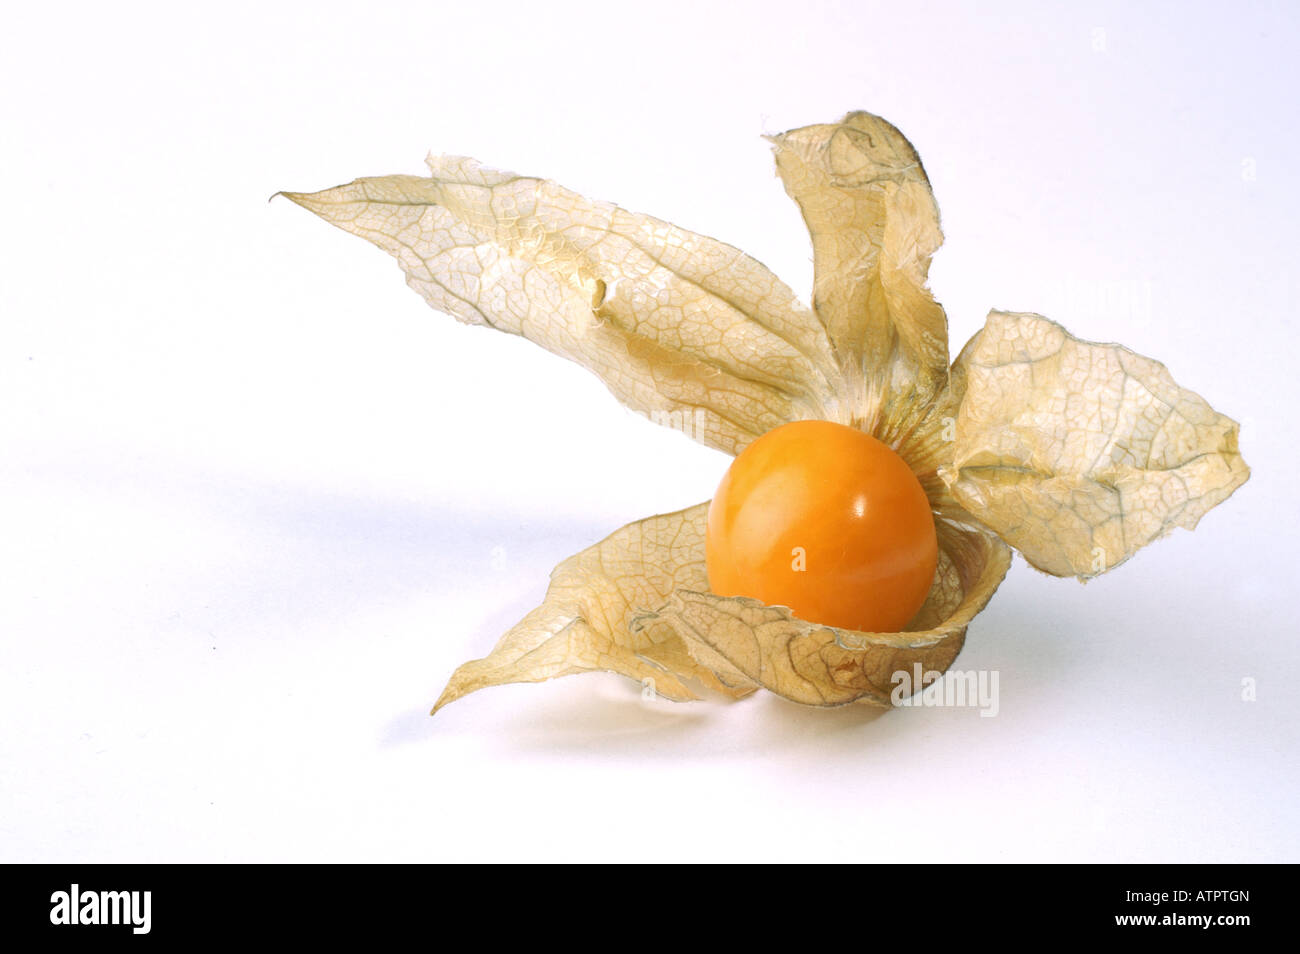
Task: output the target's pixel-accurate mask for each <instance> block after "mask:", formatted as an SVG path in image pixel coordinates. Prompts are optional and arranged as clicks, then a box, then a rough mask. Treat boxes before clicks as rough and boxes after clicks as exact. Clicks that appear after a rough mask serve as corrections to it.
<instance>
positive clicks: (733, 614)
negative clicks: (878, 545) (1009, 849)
mask: <svg viewBox="0 0 1300 954" xmlns="http://www.w3.org/2000/svg"><path fill="white" fill-rule="evenodd" d="M707 517H708V505H707V504H699V505H698V506H695V507H691V508H689V509H687V510H681V511H678V512H676V513H672V514H665V515H662V516H657V517H650V518H648V519H646V520H639V521H637V522H635V523H631V524H628V525H627V526H625V527H623V528H622V529H620V530H618V531H616V532H614V533H613V534H611V535H610V536H608V537H606V538H605V539H604V540H602V541H601V542H600V543H598V544H596V545H595V546H593V547H590V548H588V549H586V550H583V551H582V552H581V553H578V554H576V555H575V556H572V557H570V558H569V559H567V560H565V561H564V562H563V563H561V564H560V565H559V566H558V567H556V569H555V572H554V573H553V574H552V577H551V586H550V588H549V589H548V591H547V593H546V598H545V599H544V600H543V602H542V605H541V606H539V607H538V608H537V609H535V610H533V611H532V612H531V613H529V614H528V615H527V616H525V617H524V619H523V620H521V621H520V622H519V623H518V624H517V625H516V626H515V627H513V628H512V629H511V630H510V631H509V632H507V633H506V634H505V636H504V637H502V639H501V641H500V642H499V643H498V644H497V646H496V648H495V649H494V650H493V651H492V653H491V654H490V655H488V656H487V657H486V658H484V659H479V660H475V661H473V662H469V663H466V664H465V665H463V666H461V667H460V668H458V669H457V670H456V672H455V673H453V674H452V677H451V680H450V682H449V683H448V685H447V687H446V689H444V690H443V693H442V696H441V697H440V698H439V700H438V703H437V705H436V706H435V707H434V711H435V712H436V711H437V710H438V709H439V708H441V707H442V706H444V705H446V704H447V703H449V702H453V701H455V700H456V699H459V698H461V697H462V696H465V695H467V694H469V693H471V692H474V691H476V690H478V689H484V688H487V687H488V686H495V685H501V684H504V683H510V682H539V681H542V680H545V679H551V678H554V677H556V676H563V675H569V674H571V673H575V672H588V671H597V670H605V671H609V672H616V673H620V674H621V675H624V676H628V677H630V678H632V679H637V680H640V681H641V682H642V684H643V685H646V686H648V687H650V688H652V689H653V690H654V691H655V692H656V693H657V694H659V695H661V696H664V697H666V698H669V699H673V700H677V701H683V700H687V699H694V698H697V693H696V691H695V690H696V689H698V688H701V687H702V688H707V689H711V690H713V691H715V692H721V693H723V694H725V695H730V696H733V697H739V696H743V695H746V694H748V693H749V692H752V691H753V690H754V689H755V688H758V687H762V688H764V689H767V690H769V691H771V692H774V693H776V694H777V695H780V696H783V697H785V698H787V699H790V700H792V701H794V702H799V703H803V704H805V705H812V706H839V705H845V704H846V703H850V702H859V701H861V702H867V703H871V704H875V705H879V706H888V705H890V704H891V695H896V694H897V680H895V679H894V674H895V673H899V672H902V673H908V674H910V673H911V672H912V671H913V667H914V666H915V665H920V666H921V667H922V669H923V670H924V671H926V672H943V671H945V670H946V669H947V668H948V667H949V666H950V665H951V664H952V661H953V659H955V658H956V656H957V653H958V652H960V651H961V647H962V643H963V641H964V638H965V634H966V627H967V626H968V625H969V623H970V621H971V619H973V618H974V616H975V614H976V613H978V612H979V611H980V610H981V609H983V608H984V605H985V604H986V603H987V602H988V600H989V597H990V596H992V594H993V591H994V590H996V589H997V586H998V584H999V583H1000V582H1001V581H1002V578H1003V576H1005V575H1006V572H1007V568H1008V566H1009V565H1010V561H1011V551H1010V550H1009V549H1008V548H1007V547H1006V545H1005V544H1003V543H1002V542H1001V541H1000V540H998V539H997V538H996V537H995V536H993V535H992V534H989V533H986V532H984V531H982V530H978V529H971V528H966V527H960V526H957V525H955V524H951V523H949V522H947V521H941V522H940V525H939V534H938V536H939V554H940V557H939V565H938V568H937V570H936V573H935V583H934V586H933V587H932V588H931V591H930V594H929V596H928V597H927V599H926V602H925V604H924V606H922V608H921V609H920V610H919V611H918V613H917V615H916V617H915V618H914V619H913V620H912V622H911V623H910V624H909V631H908V632H901V633H864V632H858V631H855V630H845V629H835V628H831V627H826V626H820V625H818V624H815V623H809V622H806V621H804V620H800V619H797V618H796V617H794V616H793V615H792V614H791V613H790V611H789V610H788V609H787V608H785V607H779V606H764V605H763V604H761V603H759V602H758V601H756V600H751V599H745V598H743V597H720V596H715V595H714V594H712V593H709V592H708V578H707V574H706V572H705V565H704V533H705V527H706V524H707ZM917 688H919V687H917ZM909 695H910V693H909Z"/></svg>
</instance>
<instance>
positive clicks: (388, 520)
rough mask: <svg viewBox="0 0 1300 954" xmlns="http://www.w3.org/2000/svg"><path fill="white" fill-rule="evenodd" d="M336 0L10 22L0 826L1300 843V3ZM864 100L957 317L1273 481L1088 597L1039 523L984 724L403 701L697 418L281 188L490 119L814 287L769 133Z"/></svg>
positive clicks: (559, 688) (537, 581)
mask: <svg viewBox="0 0 1300 954" xmlns="http://www.w3.org/2000/svg"><path fill="white" fill-rule="evenodd" d="M366 6H367V5H360V6H359V5H357V4H325V3H314V4H311V5H306V4H304V5H302V6H300V7H287V6H286V7H274V6H270V5H267V4H263V3H249V4H240V3H221V4H212V5H210V6H209V7H207V8H199V7H194V8H186V7H185V6H183V5H172V4H157V5H150V4H139V3H119V4H110V5H91V4H84V5H81V4H70V5H64V6H59V5H51V4H26V5H23V6H21V7H18V6H14V7H11V8H10V9H8V10H7V12H6V24H5V29H4V33H3V36H2V37H0V90H3V93H0V97H2V99H0V123H2V125H0V129H3V138H4V144H3V149H2V150H0V171H3V181H4V197H3V200H2V202H0V210H2V215H3V229H0V646H2V647H3V660H2V665H0V860H5V861H157V860H181V861H212V860H351V859H376V860H397V859H407V860H500V859H535V860H560V859H587V860H597V859H618V860H684V859H701V860H703V859H716V860H723V859H744V860H778V859H802V860H819V861H830V860H849V861H867V862H901V861H934V860H1032V859H1038V860H1120V861H1130V860H1142V859H1155V860H1179V861H1195V860H1289V861H1296V860H1300V851H1298V850H1297V849H1298V847H1300V846H1298V841H1300V839H1298V837H1297V829H1298V825H1297V813H1296V808H1295V804H1296V791H1297V783H1298V782H1300V774H1298V769H1297V766H1298V765H1300V752H1298V746H1297V741H1298V738H1297V737H1298V734H1300V730H1298V729H1297V725H1298V719H1297V716H1298V715H1300V703H1298V702H1297V698H1298V694H1297V692H1296V683H1297V678H1298V677H1300V672H1298V671H1297V669H1298V667H1297V660H1298V658H1300V650H1298V649H1297V633H1296V627H1295V622H1294V620H1295V615H1294V611H1293V606H1294V604H1295V600H1296V598H1297V589H1296V573H1295V570H1294V567H1293V555H1294V552H1295V540H1296V507H1295V499H1296V493H1297V491H1296V489H1295V487H1296V484H1295V480H1294V475H1295V467H1296V459H1297V454H1296V450H1295V448H1296V438H1297V429H1296V422H1295V408H1296V407H1297V406H1298V402H1300V393H1297V386H1296V384H1295V368H1296V362H1297V361H1300V353H1298V352H1297V345H1300V342H1297V335H1296V333H1295V331H1294V328H1295V311H1296V305H1297V295H1296V279H1295V277H1294V268H1295V253H1296V239H1295V223H1296V221H1297V217H1298V213H1300V203H1298V202H1297V198H1298V197H1300V188H1297V184H1296V169H1297V168H1300V149H1298V148H1297V147H1298V145H1300V142H1298V140H1297V134H1296V131H1295V128H1296V124H1295V94H1296V89H1297V79H1298V77H1297V68H1296V66H1295V56H1294V52H1295V48H1296V43H1297V40H1300V31H1298V30H1297V25H1298V24H1297V20H1298V17H1297V12H1296V10H1297V8H1296V7H1295V5H1293V4H1284V3H1272V4H1270V3H1234V4H1227V3H1224V4H1219V5H1210V4H1202V5H1199V6H1197V5H1193V4H1141V5H1130V4H1115V5H1103V4H1095V3H1093V4H1074V5H1070V6H1069V7H1066V6H1065V5H1061V6H1060V7H1059V8H1057V7H1056V6H1055V5H1053V6H1052V7H1051V8H1050V9H1041V7H1045V6H1046V5H1038V4H1024V5H1009V4H979V5H970V7H969V8H966V9H961V8H947V7H942V6H935V5H922V4H911V3H907V4H897V5H889V6H887V5H883V4H867V3H847V2H846V3H841V4H811V5H807V10H808V12H806V13H796V11H797V10H799V9H801V8H803V7H804V6H805V5H803V4H792V3H770V2H769V3H764V4H748V5H740V4H723V3H712V2H703V0H691V2H686V3H653V4H626V5H622V4H614V3H604V4H567V3H554V2H548V3H545V4H532V3H528V4H524V3H519V4H514V3H495V4H471V3H457V4H455V5H451V4H447V3H443V2H438V0H428V2H421V3H418V4H410V5H403V6H387V5H382V4H381V5H380V7H381V9H380V11H379V12H376V13H369V12H363V10H364V9H365V7H366ZM891 6H892V7H895V8H893V9H891ZM1133 6H1136V7H1137V9H1130V7H1133ZM850 109H867V110H870V111H872V112H876V113H879V114H881V115H883V116H885V117H887V118H888V119H890V120H891V121H893V122H894V123H895V124H897V125H898V126H899V127H900V128H901V129H902V130H903V131H904V132H905V133H906V134H907V135H908V136H909V138H911V139H912V141H913V142H914V143H915V145H916V147H917V149H918V150H919V151H920V154H921V156H922V158H923V160H924V162H925V165H926V168H927V171H928V172H929V175H930V179H931V181H932V183H933V186H934V189H935V193H936V195H937V198H938V201H939V204H940V207H941V209H942V212H943V224H944V229H945V232H946V235H947V244H946V245H945V246H944V248H943V249H942V250H941V251H940V252H939V254H938V256H937V258H936V259H935V262H934V266H933V270H932V285H933V287H934V289H935V292H936V294H937V295H938V297H939V299H940V300H941V301H943V302H944V304H945V306H946V307H947V309H948V314H949V317H950V322H951V327H952V343H953V347H954V350H955V349H956V348H957V347H958V346H960V345H961V344H962V343H964V342H965V341H966V340H967V338H969V336H970V335H971V334H972V333H974V332H975V331H976V329H977V328H978V327H979V326H980V325H981V323H982V321H983V317H984V315H985V314H986V312H987V311H988V309H989V308H991V307H999V308H1006V309H1013V310H1026V311H1028V310H1032V311H1037V312H1040V313H1042V314H1045V315H1048V316H1049V317H1052V318H1054V319H1056V320H1058V321H1060V322H1062V323H1063V324H1065V325H1066V327H1067V328H1069V329H1070V330H1072V331H1073V332H1074V333H1076V334H1078V335H1080V336H1082V337H1085V338H1090V339H1093V340H1103V341H1110V340H1115V341H1121V342H1123V343H1125V344H1127V345H1129V346H1130V347H1132V348H1134V349H1135V350H1137V351H1140V352H1142V353H1144V354H1149V355H1152V356H1154V357H1157V358H1159V359H1161V360H1163V361H1164V362H1165V363H1166V364H1167V365H1168V366H1169V367H1170V369H1171V370H1172V372H1173V374H1174V376H1175V378H1177V380H1178V381H1179V382H1180V383H1182V384H1184V385H1185V386H1188V387H1190V388H1192V389H1193V390H1196V391H1198V392H1199V393H1201V394H1202V395H1203V396H1205V397H1206V398H1207V399H1208V400H1209V401H1210V402H1211V403H1212V404H1213V405H1214V406H1215V407H1216V408H1218V409H1219V410H1221V411H1223V412H1224V413H1226V414H1229V415H1230V416H1233V417H1234V418H1236V419H1238V420H1239V421H1241V423H1242V436H1241V446H1242V449H1243V453H1244V455H1245V457H1246V460H1247V461H1248V463H1250V464H1251V466H1252V468H1253V470H1254V476H1253V477H1252V479H1251V480H1250V482H1249V483H1248V484H1247V485H1246V486H1245V487H1244V488H1243V489H1242V490H1240V491H1239V492H1238V493H1237V494H1236V496H1234V497H1233V498H1232V499H1231V500H1230V501H1228V503H1226V504H1225V505H1224V506H1222V507H1220V508H1219V509H1217V510H1215V511H1213V512H1211V513H1210V514H1209V515H1208V516H1207V517H1206V518H1205V520H1204V521H1203V522H1202V524H1201V526H1200V528H1198V529H1197V531H1196V532H1195V533H1187V532H1185V531H1177V532H1176V533H1175V534H1174V535H1173V536H1171V537H1170V538H1168V539H1166V540H1164V541H1161V542H1159V543H1157V544H1156V545H1154V546H1152V547H1150V548H1149V549H1147V550H1145V551H1143V552H1142V553H1140V554H1139V555H1138V556H1137V557H1136V558H1134V559H1133V560H1132V561H1130V562H1129V563H1128V564H1126V565H1124V566H1123V567H1121V568H1120V569H1119V570H1117V571H1116V572H1115V573H1113V574H1111V575H1108V576H1107V577H1104V578H1102V579H1100V580H1097V581H1095V582H1093V583H1091V584H1089V585H1088V586H1086V587H1084V586H1081V585H1080V584H1078V583H1076V582H1073V581H1068V580H1056V579H1052V578H1048V577H1046V576H1043V575H1041V574H1038V573H1036V572H1035V571H1033V570H1031V569H1030V568H1028V567H1027V566H1026V565H1025V564H1024V563H1023V561H1021V560H1020V559H1019V558H1017V561H1016V563H1015V565H1014V566H1013V568H1012V570H1011V573H1010V575H1009V576H1008V578H1007V580H1006V582H1005V583H1004V584H1003V586H1002V588H1001V589H1000V591H999V592H998V593H997V594H996V595H995V597H994V599H993V601H992V603H991V604H990V606H989V608H988V609H987V610H986V611H985V612H984V613H983V614H982V615H980V616H979V617H978V618H977V619H976V621H975V623H974V624H973V625H972V627H971V629H970V632H969V635H968V641H967V648H966V649H965V651H964V652H963V654H962V655H961V657H960V659H959V660H958V663H957V666H958V667H959V668H963V669H991V670H997V671H998V672H999V673H1000V690H1001V692H1000V697H1001V698H1000V703H1001V711H1000V713H999V714H998V716H997V717H996V718H981V717H980V716H979V714H978V710H976V709H914V710H910V711H899V712H894V713H891V714H889V715H886V716H884V717H882V718H879V719H875V720H871V719H869V718H868V717H867V716H868V715H869V712H868V711H867V710H865V709H860V708H859V707H849V708H847V709H839V710H829V711H817V710H811V709H802V708H800V707H798V706H795V705H793V704H789V703H786V702H783V701H782V700H779V699H776V698H774V697H770V696H768V697H763V698H752V699H750V700H748V701H745V702H742V703H739V704H734V705H724V704H720V703H697V704H691V705H686V706H674V705H672V704H670V703H666V702H648V703H647V702H643V701H642V700H641V698H640V694H639V691H638V690H639V687H638V686H636V685H635V684H633V683H631V682H628V681H625V680H622V679H620V678H619V677H616V676H612V675H607V674H599V675H587V676H578V677H573V678H569V679H563V680H558V681H556V682H553V683H548V684H543V685H522V686H509V687H504V688H499V689H493V690H488V691H484V692H481V693H478V694H476V695H474V696H471V697H468V698H466V699H465V700H463V701H461V702H458V703H457V704H455V705H453V706H451V707H449V708H447V709H446V710H444V711H443V712H441V713H439V715H438V716H437V717H436V718H433V719H430V718H429V716H428V715H427V711H428V708H429V706H430V704H431V703H432V702H433V700H434V699H435V698H436V696H437V694H438V693H439V691H440V690H441V689H442V686H443V684H444V682H445V680H446V678H447V677H448V675H449V674H450V673H451V671H452V670H453V669H454V668H455V666H456V665H458V664H459V663H461V662H463V661H465V660H467V659H470V658H474V657H478V656H481V655H484V654H485V653H486V652H487V651H488V650H489V649H490V648H491V646H492V644H493V643H494V642H495V640H496V639H497V637H498V635H499V634H500V633H501V632H502V631H503V630H504V629H506V628H507V627H508V626H509V625H511V624H512V623H513V622H514V621H515V620H516V619H517V618H518V617H519V616H521V615H522V614H523V613H524V612H526V611H527V610H528V609H529V608H531V607H532V606H533V605H535V604H536V603H537V602H538V601H539V600H540V599H541V597H542V594H543V592H544V589H545V584H546V580H547V574H548V572H549V570H550V568H551V567H552V566H553V565H554V564H555V563H556V562H558V561H559V560H560V559H562V558H563V557H565V556H567V555H569V554H570V553H572V552H574V551H576V550H577V549H579V548H581V547H583V546H586V545H589V544H590V543H593V542H595V541H596V540H598V539H599V538H600V537H602V536H604V535H605V534H606V533H608V532H610V531H612V530H613V529H615V528H616V527H618V526H620V525H621V524H623V523H625V522H627V521H630V520H634V519H637V518H640V517H643V516H646V515H648V514H651V513H656V512H664V511H668V510H672V509H676V508H679V507H683V506H686V505H689V504H692V503H695V502H697V501H699V500H703V499H706V498H708V497H709V496H710V495H711V493H712V490H713V487H714V486H715V485H716V483H717V481H718V479H719V478H720V476H721V474H722V471H723V469H724V468H725V465H726V459H725V458H724V457H723V456H722V455H720V454H717V453H714V452H712V451H709V450H706V449H703V448H700V447H698V446H695V445H692V444H691V443H690V442H689V441H688V440H687V439H685V438H684V437H683V436H681V435H679V434H676V433H673V432H670V431H668V430H665V429H661V428H657V427H655V426H654V425H653V424H651V423H649V422H648V421H645V420H642V419H640V418H638V417H636V416H635V415H633V414H632V413H631V412H629V411H626V410H624V409H622V408H621V407H620V406H619V405H617V403H616V402H615V401H614V400H613V399H612V398H611V397H610V396H609V394H608V393H607V392H606V391H605V389H604V387H603V386H602V385H601V384H600V383H599V382H598V381H597V380H596V379H594V378H592V377H590V376H589V375H587V374H586V373H585V372H583V371H582V370H581V369H579V368H577V367H576V366H572V365H569V364H566V363H565V362H563V361H561V360H560V359H558V358H555V357H552V356H550V355H548V354H546V353H544V352H542V351H541V350H539V349H536V348H534V347H533V346H531V345H529V344H528V343H527V342H524V341H522V340H520V339H513V338H508V337H506V336H503V335H499V334H495V333H493V332H490V331H487V330H484V329H479V328H470V327H465V326H460V325H457V324H456V323H455V322H454V321H453V320H451V319H450V318H447V317H446V316H442V315H439V314H437V313H434V312H432V311H430V310H429V309H428V308H426V307H425V305H424V304H423V303H422V302H421V301H420V299H419V298H418V297H417V296H416V295H414V294H413V293H411V292H410V291H409V290H408V289H406V287H405V286H404V284H403V281H402V277H401V275H400V272H399V271H398V269H397V268H396V267H395V265H394V264H393V262H392V260H391V259H389V258H388V257H387V256H386V255H384V254H383V253H381V252H379V251H378V250H376V249H374V248H373V247H371V246H369V245H367V244H366V243H364V242H362V241H360V240H358V239H356V238H353V237H350V236H346V235H344V234H343V233H342V232H339V231H337V230H334V229H331V228H330V227H328V226H327V225H325V224H324V223H323V222H321V221H319V220H317V219H315V218H314V217H313V216H311V215H310V214H308V213H307V212H305V211H304V210H302V209H299V208H297V207H295V206H293V205H292V204H290V203H289V202H287V201H284V200H277V201H273V202H269V203H268V201H267V199H268V197H269V196H271V194H272V193H274V192H275V191H277V190H279V189H294V190H303V191H310V190H314V189H319V188H325V187H328V186H332V185H335V184H338V183H340V182H345V181H348V180H350V179H352V178H354V177H357V176H361V175H381V174H386V173H397V172H401V173H417V174H418V173H420V172H421V171H422V160H423V157H424V155H425V153H426V152H427V151H429V150H433V151H438V152H451V153H460V154H467V155H472V156H476V157H478V158H480V159H482V160H483V161H484V162H486V163H488V164H490V165H495V166H499V167H505V168H511V169H514V170H516V171H520V172H524V173H529V174H536V175H542V176H545V177H549V178H553V179H556V180H558V181H560V182H562V183H564V184H565V185H568V186H569V187H571V188H574V189H577V190H578V191H580V192H583V193H585V194H588V195H591V196H593V197H599V198H606V199H610V200H613V201H616V202H618V203H620V204H621V205H623V206H625V207H627V208H631V209H635V210H639V211H646V212H651V213H653V214H656V215H658V216H660V217H663V218H666V219H669V220H670V221H673V222H676V223H678V224H680V225H683V226H685V227H688V228H691V229H694V230H697V231H700V232H704V233H707V234H710V235H714V236H716V237H718V238H721V239H723V240H725V241H729V242H732V243H734V244H736V245H739V246H740V247H742V248H744V249H745V250H746V251H748V252H750V253H751V254H753V255H755V256H756V257H758V258H759V259H760V260H762V261H763V262H765V263H766V264H768V265H769V266H770V267H772V268H773V269H774V270H775V271H776V272H777V273H778V274H780V275H782V276H783V277H784V278H785V279H786V280H787V281H789V282H790V283H791V284H792V286H793V287H795V288H796V289H799V290H801V291H802V290H805V289H808V288H809V287H810V285H811V272H812V270H811V263H810V253H809V247H808V241H807V236H806V233H805V231H804V229H803V226H802V223H801V221H800V218H799V215H798V212H797V210H796V208H795V207H794V205H793V204H792V203H791V202H790V201H789V200H788V199H787V198H786V196H785V195H784V193H783V191H782V189H781V186H780V184H779V182H778V181H777V180H776V179H775V177H774V175H773V170H772V161H771V154H770V150H769V148H768V146H767V145H766V144H765V143H764V142H763V141H762V139H761V138H760V137H761V135H762V134H763V133H772V132H779V131H782V130H784V129H788V128H791V127H794V126H800V125H805V124H808V123H814V122H828V121H832V120H835V119H838V118H839V117H840V116H841V115H842V114H843V113H844V112H846V111H847V110H850ZM1247 678H1252V679H1254V680H1256V687H1257V690H1256V691H1257V700H1256V701H1254V702H1245V701H1243V700H1242V685H1243V679H1247Z"/></svg>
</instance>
